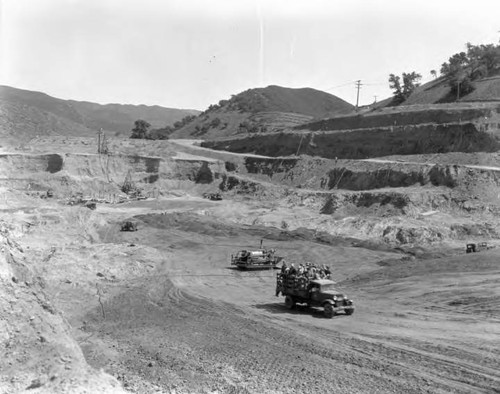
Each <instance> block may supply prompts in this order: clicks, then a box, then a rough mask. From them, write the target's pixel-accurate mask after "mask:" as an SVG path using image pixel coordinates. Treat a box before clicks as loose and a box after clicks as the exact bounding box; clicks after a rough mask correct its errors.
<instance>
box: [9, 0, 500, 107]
mask: <svg viewBox="0 0 500 394" xmlns="http://www.w3.org/2000/svg"><path fill="white" fill-rule="evenodd" d="M499 15H500V1H499V0H474V1H470V0H467V1H464V0H432V1H430V0H419V1H415V0H0V85H8V86H13V87H17V88H21V89H27V90H36V91H42V92H44V93H47V94H49V95H51V96H54V97H58V98H62V99H74V100H82V101H92V102H97V103H101V104H106V103H123V104H126V103H127V104H146V105H161V106H164V107H170V108H189V109H198V110H204V109H206V108H207V107H208V105H210V104H214V103H217V102H218V101H219V100H221V99H228V98H230V97H231V95H233V94H237V93H239V92H242V91H244V90H246V89H250V88H256V87H265V86H268V85H279V86H285V87H291V88H302V87H311V88H314V89H319V90H324V91H327V92H328V93H331V94H334V95H336V96H338V97H340V98H342V99H344V100H346V101H348V102H350V103H352V104H355V103H356V93H357V91H356V87H355V81H357V80H360V81H361V87H360V91H359V104H360V105H364V104H370V103H373V102H374V101H375V100H381V99H384V98H387V97H389V96H390V95H391V91H390V89H389V86H388V76H389V74H391V73H394V74H401V73H403V72H411V71H416V72H418V73H420V74H422V82H426V81H429V80H430V79H431V78H432V77H431V74H430V71H431V70H433V69H434V70H436V71H438V72H439V69H440V66H441V64H442V63H443V62H444V61H446V60H448V58H449V57H450V56H451V55H453V54H454V53H457V52H460V51H463V50H464V49H465V44H466V43H467V42H471V43H472V44H489V43H494V44H497V43H498V42H499V39H500V32H499V31H500V19H499Z"/></svg>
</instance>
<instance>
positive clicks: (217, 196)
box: [203, 192, 222, 201]
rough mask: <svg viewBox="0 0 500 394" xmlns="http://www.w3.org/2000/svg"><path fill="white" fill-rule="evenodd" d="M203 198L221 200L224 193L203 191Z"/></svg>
mask: <svg viewBox="0 0 500 394" xmlns="http://www.w3.org/2000/svg"><path fill="white" fill-rule="evenodd" d="M203 198H206V199H208V200H211V201H221V200H222V195H221V194H220V193H219V192H216V193H203Z"/></svg>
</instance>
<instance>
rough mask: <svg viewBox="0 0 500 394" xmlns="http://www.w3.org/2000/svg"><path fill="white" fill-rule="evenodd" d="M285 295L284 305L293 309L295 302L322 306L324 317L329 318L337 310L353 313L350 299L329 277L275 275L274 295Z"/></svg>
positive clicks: (310, 305)
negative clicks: (312, 277) (311, 277)
mask: <svg viewBox="0 0 500 394" xmlns="http://www.w3.org/2000/svg"><path fill="white" fill-rule="evenodd" d="M280 293H281V294H282V295H284V296H285V305H286V307H287V308H288V309H293V308H294V307H295V305H296V304H307V306H308V307H323V311H324V314H325V317H327V318H331V317H333V316H334V315H336V314H337V313H338V312H344V313H345V314H346V315H352V314H353V313H354V305H353V302H352V300H350V299H349V298H347V297H346V296H345V294H342V293H341V292H339V291H338V290H337V289H336V287H335V282H334V281H332V280H330V279H309V278H307V277H305V276H297V275H286V274H283V273H279V274H277V276H276V296H279V294H280Z"/></svg>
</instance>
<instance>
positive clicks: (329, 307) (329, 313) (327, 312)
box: [323, 304, 335, 319]
mask: <svg viewBox="0 0 500 394" xmlns="http://www.w3.org/2000/svg"><path fill="white" fill-rule="evenodd" d="M323 308H324V313H325V317H327V318H329V319H331V318H332V317H333V315H335V311H334V310H333V305H332V304H325V306H324V307H323Z"/></svg>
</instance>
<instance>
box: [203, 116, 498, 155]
mask: <svg viewBox="0 0 500 394" xmlns="http://www.w3.org/2000/svg"><path fill="white" fill-rule="evenodd" d="M202 146H204V147H207V148H212V149H218V150H229V151H232V152H238V153H256V154H260V155H265V156H274V157H276V156H289V155H300V154H307V155H310V156H319V157H325V158H330V159H334V158H339V159H366V158H372V157H381V156H389V155H413V154H424V153H446V152H493V151H496V150H497V149H498V148H499V143H498V141H497V138H496V135H494V134H492V133H489V132H485V131H480V130H479V129H478V128H477V127H476V125H474V124H472V123H466V124H460V125H457V124H452V125H417V126H395V127H391V128H376V129H362V130H355V131H345V132H338V131H324V132H307V131H302V132H284V133H279V134H255V135H252V136H248V137H246V138H234V139H225V140H216V141H205V142H203V143H202Z"/></svg>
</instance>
